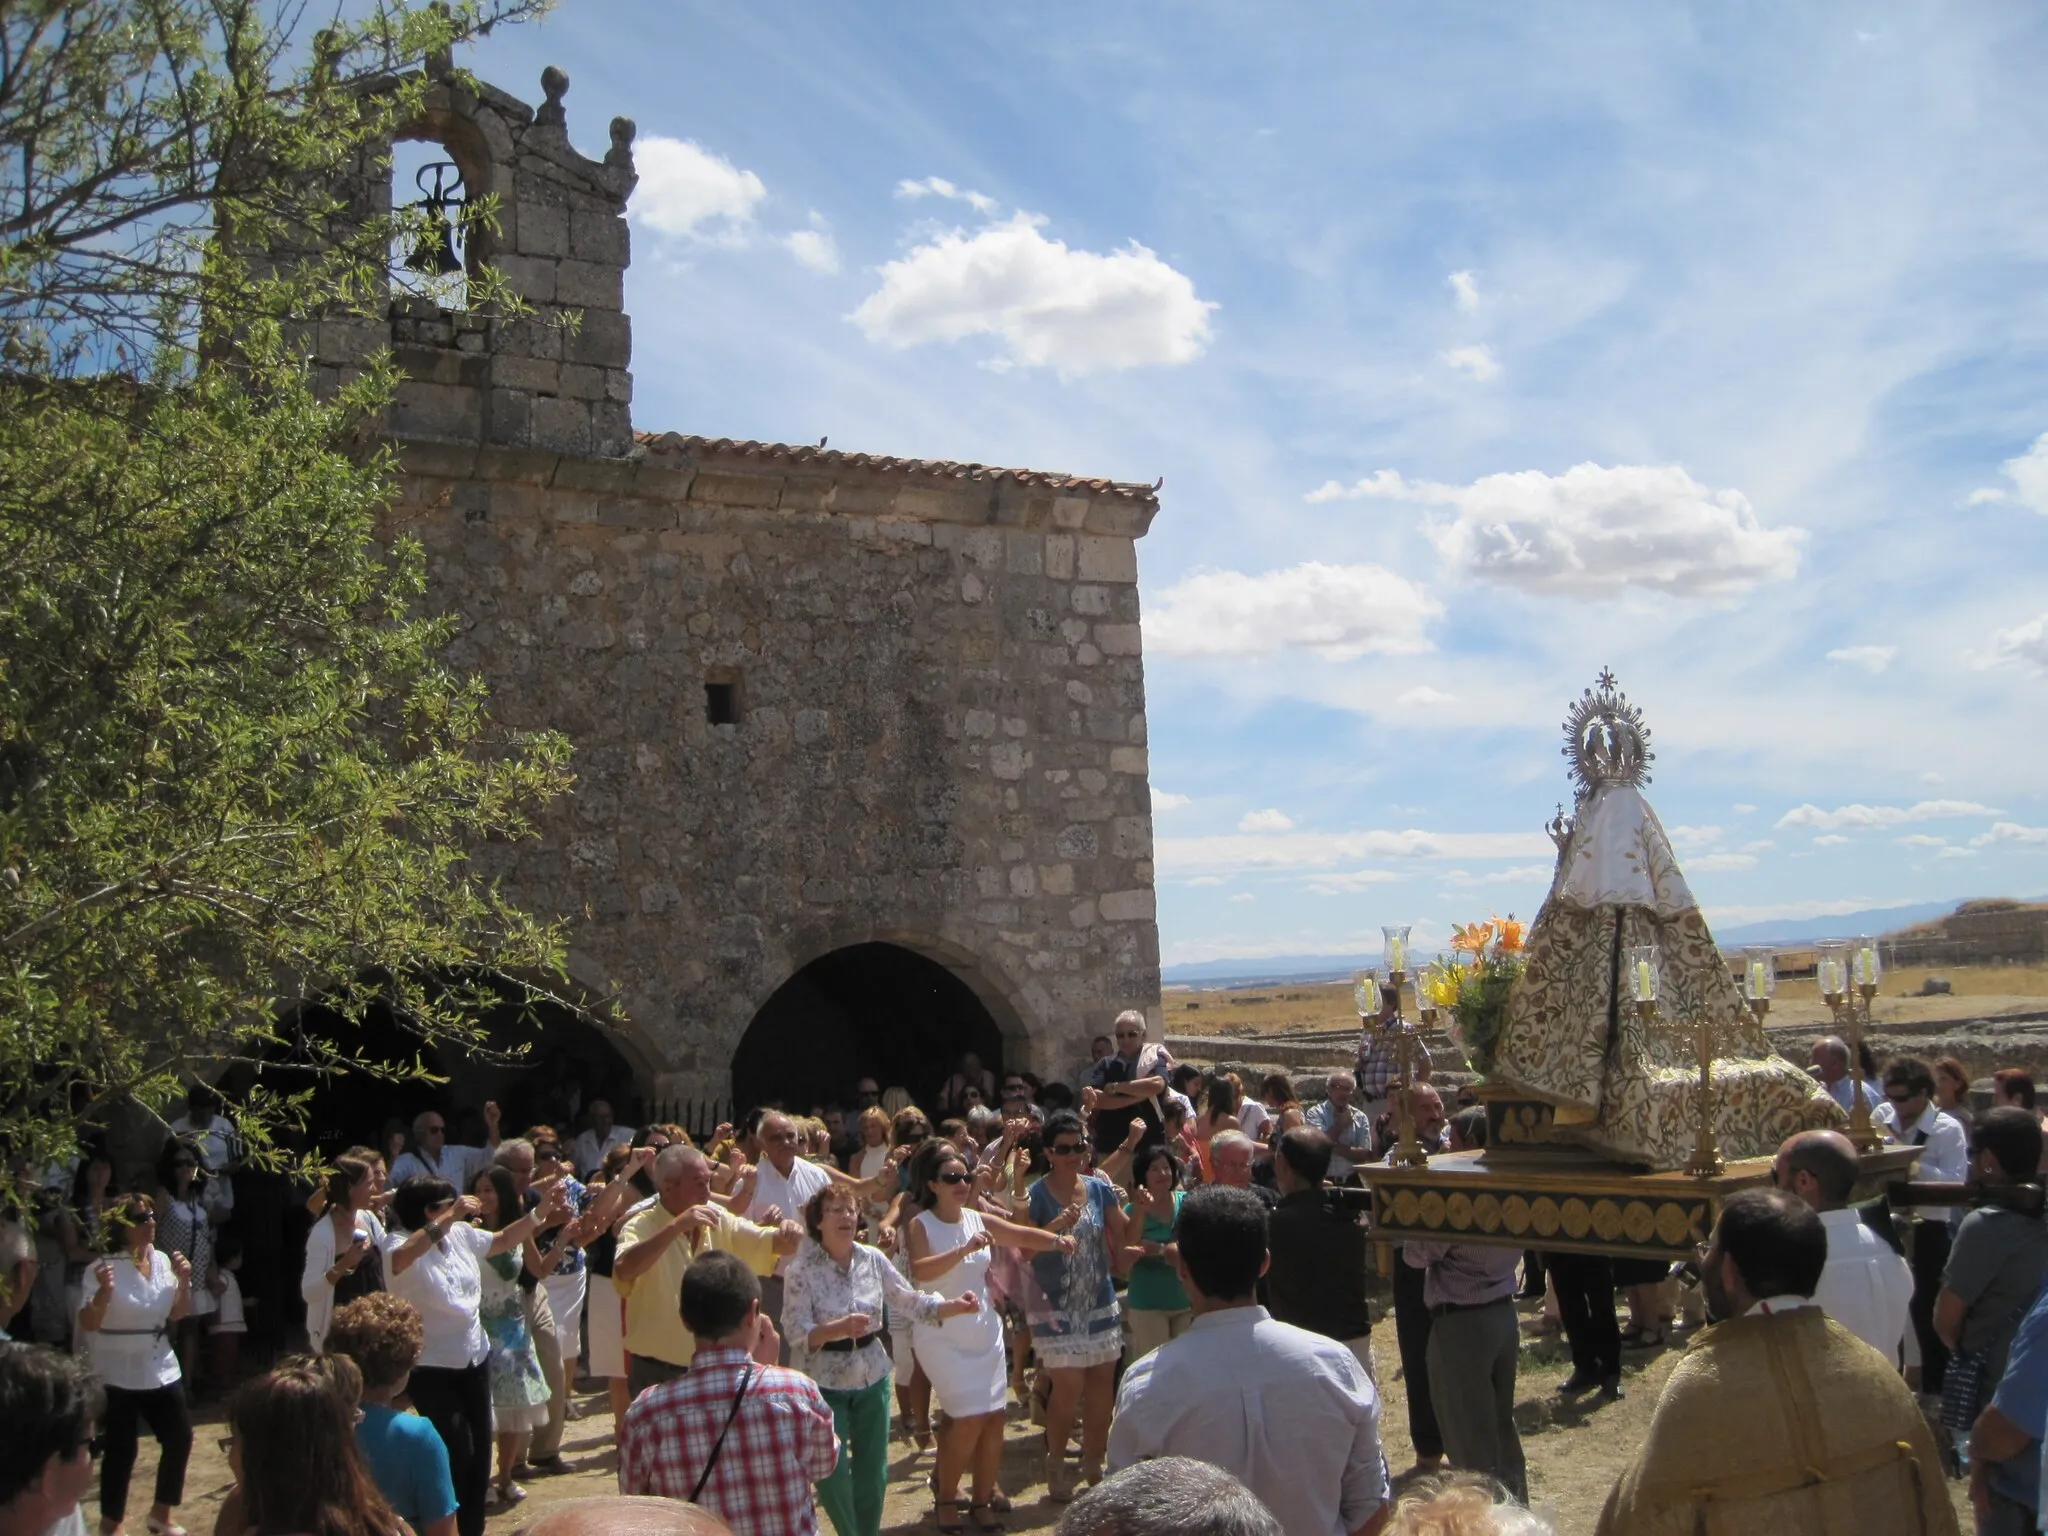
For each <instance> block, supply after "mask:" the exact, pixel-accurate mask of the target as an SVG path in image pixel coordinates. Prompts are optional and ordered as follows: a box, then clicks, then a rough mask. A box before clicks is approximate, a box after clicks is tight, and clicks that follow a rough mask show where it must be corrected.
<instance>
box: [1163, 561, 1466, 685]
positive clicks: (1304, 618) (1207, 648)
mask: <svg viewBox="0 0 2048 1536" xmlns="http://www.w3.org/2000/svg"><path fill="white" fill-rule="evenodd" d="M1442 613H1443V605H1442V604H1440V603H1438V602H1437V601H1436V599H1435V598H1433V597H1431V596H1430V595H1429V593H1428V592H1427V591H1426V590H1425V589H1424V588H1422V587H1420V586H1418V585H1416V584H1415V583H1414V582H1411V581H1409V580H1407V579H1406V578H1405V577H1402V576H1397V575H1396V574H1395V573H1394V572H1392V571H1390V570H1388V569H1386V568H1385V567H1384V566H1378V565H1324V564H1323V563H1322V562H1321V561H1316V560H1311V561H1309V562H1308V563H1306V564H1304V565H1296V566H1290V567H1288V568H1287V569H1286V570H1284V571H1268V572H1266V573H1265V574H1263V575H1259V576H1248V575H1246V574H1245V573H1243V572H1242V571H1205V572H1201V573H1199V574H1197V575H1194V576H1190V577H1188V578H1187V579H1186V580H1184V581H1181V582H1179V583H1177V584H1176V585H1174V586H1171V587H1168V588H1167V589H1166V590H1165V591H1164V592H1162V593H1160V594H1159V597H1158V599H1157V601H1156V602H1155V604H1154V605H1153V611H1152V612H1151V613H1149V614H1147V615H1146V618H1145V649H1146V651H1147V652H1148V653H1150V654H1152V655H1155V656H1263V655H1270V654H1272V653H1273V652H1276V651H1283V650H1298V651H1312V652H1314V653H1315V654H1317V655H1319V656H1323V657H1327V658H1328V659H1330V660H1332V661H1349V660H1352V659H1354V658H1356V657H1359V656H1364V655H1367V654H1377V655H1382V656H1408V655H1413V654H1415V653H1416V652H1418V651H1426V650H1428V649H1429V648H1430V644H1429V640H1428V638H1427V637H1426V636H1425V635H1424V633H1423V630H1424V628H1425V626H1427V624H1428V623H1429V621H1430V620H1431V619H1434V618H1437V617H1439V616H1440V615H1441V614H1442Z"/></svg>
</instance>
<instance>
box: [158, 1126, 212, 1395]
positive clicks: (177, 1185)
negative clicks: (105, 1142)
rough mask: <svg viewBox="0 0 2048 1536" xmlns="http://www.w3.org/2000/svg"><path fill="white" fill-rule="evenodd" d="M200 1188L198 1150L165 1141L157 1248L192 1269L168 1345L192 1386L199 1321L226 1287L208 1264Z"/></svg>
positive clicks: (207, 1222) (177, 1140)
mask: <svg viewBox="0 0 2048 1536" xmlns="http://www.w3.org/2000/svg"><path fill="white" fill-rule="evenodd" d="M205 1183H206V1175H205V1174H204V1173H203V1172H201V1169H200V1159H199V1148H198V1147H197V1146H196V1145H195V1144H194V1143H192V1142H189V1141H187V1140H185V1139H184V1138H183V1137H180V1136H173V1137H171V1138H170V1139H169V1140H168V1141H166V1142H165V1143H164V1145H163V1150H162V1151H161V1152H159V1153H158V1154H157V1160H156V1184H157V1188H156V1218H157V1227H156V1237H157V1246H158V1247H160V1248H162V1249H163V1250H164V1252H166V1253H172V1254H182V1255H184V1258H185V1262H186V1263H188V1264H190V1265H191V1266H192V1307H191V1310H190V1312H189V1313H188V1314H187V1315H186V1316H185V1318H184V1319H183V1321H181V1322H180V1323H179V1324H178V1325H177V1326H176V1327H174V1328H173V1329H172V1330H171V1344H172V1346H173V1347H174V1348H175V1349H176V1350H177V1351H178V1361H179V1364H180V1366H181V1368H182V1369H183V1373H184V1377H185V1379H186V1380H187V1381H189V1382H192V1383H193V1384H194V1385H195V1386H196V1385H197V1384H198V1373H197V1372H196V1371H195V1370H194V1369H193V1354H194V1351H195V1350H196V1349H197V1347H198V1344H199V1335H200V1331H201V1329H202V1327H203V1324H202V1321H201V1320H202V1319H204V1318H209V1317H212V1316H213V1315H214V1314H215V1313H216V1312H217V1311H219V1310H220V1300H219V1298H220V1293H221V1292H222V1291H223V1290H224V1289H226V1286H227V1282H226V1281H224V1280H223V1279H222V1278H221V1276H220V1271H219V1269H218V1267H217V1266H216V1265H215V1264H214V1262H213V1218H212V1217H211V1216H209V1215H208V1214H207V1211H206V1197H205V1195H204V1194H203V1193H202V1189H203V1186H204V1185H205Z"/></svg>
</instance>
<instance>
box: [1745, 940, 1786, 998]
mask: <svg viewBox="0 0 2048 1536" xmlns="http://www.w3.org/2000/svg"><path fill="white" fill-rule="evenodd" d="M1777 990H1778V952H1777V951H1776V950H1775V949H1768V948H1763V947H1758V948H1754V949H1745V950H1744V951H1743V952H1742V995H1743V996H1744V997H1745V998H1747V999H1749V1001H1750V1002H1752V1003H1761V1002H1768V1001H1769V1000H1770V997H1771V994H1772V993H1773V992H1775V991H1777Z"/></svg>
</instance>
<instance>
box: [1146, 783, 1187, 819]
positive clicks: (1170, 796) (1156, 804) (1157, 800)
mask: <svg viewBox="0 0 2048 1536" xmlns="http://www.w3.org/2000/svg"><path fill="white" fill-rule="evenodd" d="M1194 803H1195V797H1194V796H1193V795H1176V794H1175V793H1174V792H1173V791H1172V790H1170V789H1155V790H1153V791H1152V814H1153V815H1154V816H1157V815H1158V814H1159V813H1160V812H1161V811H1177V810H1179V809H1180V808H1181V807H1182V806H1184V805H1193V804H1194Z"/></svg>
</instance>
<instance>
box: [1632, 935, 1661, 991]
mask: <svg viewBox="0 0 2048 1536" xmlns="http://www.w3.org/2000/svg"><path fill="white" fill-rule="evenodd" d="M1628 979H1629V996H1630V997H1632V998H1633V999H1634V1000H1635V1001H1636V1002H1639V1003H1654V1002H1655V1001H1657V991H1658V985H1659V982H1660V980H1661V978H1660V977H1659V976H1658V974H1657V946H1656V945H1654V944H1638V945H1636V946H1635V947H1634V948H1633V949H1631V950H1630V951H1629V952H1628Z"/></svg>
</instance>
